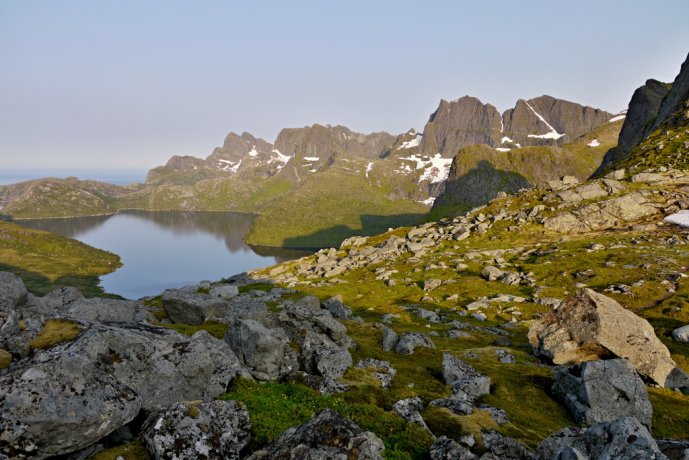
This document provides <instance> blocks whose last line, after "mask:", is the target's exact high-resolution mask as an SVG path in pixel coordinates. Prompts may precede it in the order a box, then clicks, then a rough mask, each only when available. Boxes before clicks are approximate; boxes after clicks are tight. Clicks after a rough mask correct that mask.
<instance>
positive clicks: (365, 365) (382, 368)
mask: <svg viewBox="0 0 689 460" xmlns="http://www.w3.org/2000/svg"><path fill="white" fill-rule="evenodd" d="M356 367H357V368H359V369H374V370H375V376H376V378H377V379H378V380H379V381H380V386H381V387H382V388H389V387H390V382H392V378H393V377H394V376H395V374H397V369H395V368H394V367H392V366H391V365H390V363H389V362H388V361H382V360H380V359H373V358H365V359H362V360H361V361H359V362H358V363H357V364H356Z"/></svg>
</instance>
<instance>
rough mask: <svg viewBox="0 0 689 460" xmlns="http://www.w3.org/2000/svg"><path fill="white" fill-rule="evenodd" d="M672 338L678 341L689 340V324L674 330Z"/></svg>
mask: <svg viewBox="0 0 689 460" xmlns="http://www.w3.org/2000/svg"><path fill="white" fill-rule="evenodd" d="M672 338H673V339H675V340H676V341H678V342H689V324H687V325H685V326H681V327H678V328H677V329H675V330H674V331H672Z"/></svg>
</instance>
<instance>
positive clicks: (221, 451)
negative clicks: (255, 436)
mask: <svg viewBox="0 0 689 460" xmlns="http://www.w3.org/2000/svg"><path fill="white" fill-rule="evenodd" d="M141 438H142V439H143V441H144V443H145V444H146V446H147V448H148V450H149V452H150V453H151V455H152V456H153V458H155V459H156V460H158V459H172V458H179V459H185V458H189V459H192V458H207V459H221V458H222V459H229V460H232V459H239V458H240V456H239V454H240V452H241V451H242V449H244V448H245V447H246V446H247V444H248V443H249V441H250V439H251V420H250V418H249V412H247V410H246V407H245V406H244V404H242V403H240V402H236V401H212V402H208V403H202V402H200V401H192V402H180V403H176V404H173V405H172V406H170V407H169V408H168V409H166V410H165V411H163V412H162V413H159V414H156V415H155V416H153V417H151V418H150V419H149V421H148V423H147V426H145V427H144V429H143V432H142V435H141Z"/></svg>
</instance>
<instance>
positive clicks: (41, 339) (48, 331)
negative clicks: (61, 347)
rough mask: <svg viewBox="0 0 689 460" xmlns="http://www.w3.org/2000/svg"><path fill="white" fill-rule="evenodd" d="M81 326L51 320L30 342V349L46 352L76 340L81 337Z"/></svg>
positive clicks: (69, 322)
mask: <svg viewBox="0 0 689 460" xmlns="http://www.w3.org/2000/svg"><path fill="white" fill-rule="evenodd" d="M79 332H81V331H80V330H79V326H78V325H77V324H76V323H74V322H72V321H64V320H60V319H49V320H47V321H46V322H45V324H44V325H43V329H41V332H39V333H38V335H37V336H36V337H34V338H33V339H32V340H31V341H30V342H29V348H33V349H34V350H45V349H47V348H51V347H54V346H55V345H58V344H60V343H63V342H69V341H71V340H74V338H75V337H76V336H78V335H79Z"/></svg>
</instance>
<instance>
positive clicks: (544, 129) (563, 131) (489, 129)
mask: <svg viewBox="0 0 689 460" xmlns="http://www.w3.org/2000/svg"><path fill="white" fill-rule="evenodd" d="M612 116H613V115H612V114H610V113H608V112H606V111H604V110H600V109H595V108H593V107H587V106H582V105H580V104H576V103H574V102H569V101H565V100H562V99H556V98H554V97H551V96H540V97H537V98H534V99H530V100H528V101H527V100H524V99H520V100H518V101H517V103H516V104H515V106H514V108H512V109H508V110H506V111H505V113H504V114H502V115H500V113H499V112H498V111H497V110H496V109H495V107H493V106H492V105H490V104H483V103H482V102H481V101H480V100H478V99H476V98H474V97H469V96H465V97H462V98H460V99H457V100H456V101H452V102H447V101H445V100H443V101H440V106H439V107H438V109H437V110H436V111H435V112H434V113H433V114H432V115H431V117H430V119H429V121H428V123H427V124H426V127H425V129H424V132H423V139H424V140H423V146H422V150H421V152H422V154H423V155H427V156H434V155H435V154H436V153H440V155H441V156H443V157H446V158H450V157H453V156H454V155H455V154H456V153H457V152H458V151H459V149H461V148H463V147H467V146H469V145H476V144H486V145H490V146H491V147H505V148H517V147H520V146H521V147H526V146H537V145H545V146H548V145H562V144H564V143H566V142H569V141H572V140H574V139H576V138H578V137H580V136H582V135H584V134H586V133H588V132H590V131H591V130H593V129H595V128H597V127H599V126H601V125H602V124H603V123H606V122H607V121H608V120H609V119H610V118H611V117H612Z"/></svg>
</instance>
